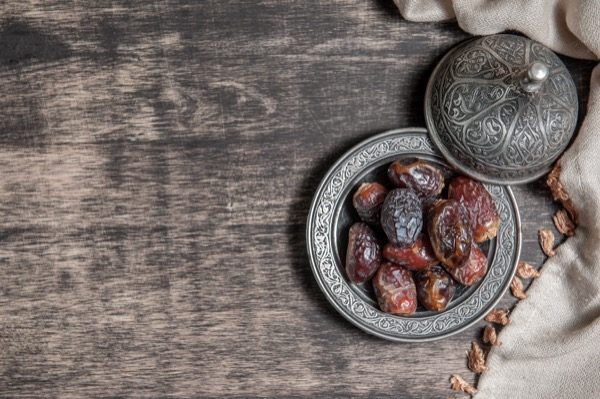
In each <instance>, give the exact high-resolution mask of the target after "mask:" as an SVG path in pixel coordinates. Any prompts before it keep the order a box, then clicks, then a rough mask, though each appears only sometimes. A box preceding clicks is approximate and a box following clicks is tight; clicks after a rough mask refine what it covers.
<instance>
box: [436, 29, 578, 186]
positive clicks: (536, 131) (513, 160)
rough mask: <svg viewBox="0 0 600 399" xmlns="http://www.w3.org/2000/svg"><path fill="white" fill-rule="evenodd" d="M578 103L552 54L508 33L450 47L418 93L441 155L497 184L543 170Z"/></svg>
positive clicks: (563, 142) (565, 136)
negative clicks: (424, 86)
mask: <svg viewBox="0 0 600 399" xmlns="http://www.w3.org/2000/svg"><path fill="white" fill-rule="evenodd" d="M577 110H578V104H577V91H576V89H575V84H574V82H573V79H572V78H571V75H570V74H569V72H568V70H567V69H566V67H565V65H564V64H563V63H562V61H561V60H560V59H559V58H558V56H557V55H556V54H554V53H553V52H552V51H551V50H550V49H548V48H547V47H545V46H544V45H542V44H540V43H538V42H534V41H532V40H530V39H527V38H525V37H521V36H516V35H508V34H502V35H492V36H484V37H480V38H476V39H472V40H469V41H467V42H465V43H462V44H460V45H458V46H457V47H455V48H454V49H452V50H450V52H448V54H446V56H444V58H443V59H442V60H441V61H440V63H439V64H438V65H437V67H436V68H435V70H434V71H433V74H432V76H431V78H430V80H429V83H428V85H427V92H426V94H425V117H426V121H427V126H428V128H429V132H430V135H431V138H432V140H433V142H434V143H435V144H436V146H437V147H438V149H439V150H440V151H441V152H442V154H443V155H444V157H445V158H446V159H447V161H448V162H449V163H451V164H452V165H453V166H455V167H456V168H457V169H459V170H460V171H462V172H463V173H465V174H467V175H470V176H471V177H473V178H476V179H478V180H482V181H485V182H489V183H496V184H519V183H526V182H529V181H532V180H535V179H537V178H538V177H540V176H542V175H543V174H545V173H547V172H548V171H549V170H550V168H551V167H552V163H553V162H554V161H555V160H556V159H557V158H558V157H559V156H560V154H561V153H562V152H563V151H564V150H565V148H566V147H567V145H568V144H569V141H570V139H571V136H572V135H573V131H574V129H575V125H576V123H577Z"/></svg>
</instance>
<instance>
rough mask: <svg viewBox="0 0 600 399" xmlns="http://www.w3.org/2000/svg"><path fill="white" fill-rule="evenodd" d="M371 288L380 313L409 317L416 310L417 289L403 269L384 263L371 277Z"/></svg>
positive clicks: (406, 271) (407, 272)
mask: <svg viewBox="0 0 600 399" xmlns="http://www.w3.org/2000/svg"><path fill="white" fill-rule="evenodd" d="M373 288H374V290H375V295H376V296H377V302H378V303H379V308H380V309H381V310H382V311H384V312H387V313H392V314H397V315H411V314H413V313H414V312H415V311H416V310H417V288H416V286H415V282H414V280H413V277H412V274H411V272H409V271H408V270H406V269H405V268H404V267H402V266H399V265H396V264H393V263H391V262H385V261H384V262H383V264H382V265H381V267H380V268H379V270H378V271H377V273H376V274H375V277H373Z"/></svg>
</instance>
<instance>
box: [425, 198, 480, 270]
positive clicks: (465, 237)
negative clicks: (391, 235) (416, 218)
mask: <svg viewBox="0 0 600 399" xmlns="http://www.w3.org/2000/svg"><path fill="white" fill-rule="evenodd" d="M427 227H428V232H429V239H430V240H431V246H432V247H433V251H434V253H435V255H436V257H437V258H438V259H439V260H440V262H442V263H443V264H444V265H445V266H446V267H447V268H449V269H453V268H455V267H458V266H459V265H461V264H462V263H463V262H464V261H465V260H466V259H468V257H469V254H470V252H471V243H472V241H473V234H472V232H471V228H470V224H469V216H468V214H467V211H466V210H465V208H464V207H463V205H462V204H461V203H459V202H458V201H455V200H436V201H435V202H434V203H433V204H432V205H431V207H430V209H429V223H428V226H427Z"/></svg>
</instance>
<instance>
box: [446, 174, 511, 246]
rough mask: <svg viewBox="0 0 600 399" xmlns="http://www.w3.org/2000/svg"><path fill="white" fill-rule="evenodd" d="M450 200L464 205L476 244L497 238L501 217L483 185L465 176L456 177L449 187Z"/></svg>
mask: <svg viewBox="0 0 600 399" xmlns="http://www.w3.org/2000/svg"><path fill="white" fill-rule="evenodd" d="M448 198H451V199H454V200H456V201H459V202H460V203H462V204H463V205H464V207H465V209H466V210H467V213H468V214H469V221H470V224H471V229H472V230H473V239H474V240H475V241H476V242H483V241H486V240H489V239H491V238H494V237H496V234H497V233H498V227H499V226H500V216H498V211H497V210H496V205H495V204H494V200H493V199H492V196H491V195H490V193H489V192H488V191H487V190H486V189H485V187H484V186H483V184H481V183H479V182H478V181H475V180H473V179H469V178H468V177H465V176H458V177H455V178H454V179H452V181H451V182H450V184H449V185H448Z"/></svg>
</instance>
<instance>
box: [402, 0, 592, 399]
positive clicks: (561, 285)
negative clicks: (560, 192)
mask: <svg viewBox="0 0 600 399" xmlns="http://www.w3.org/2000/svg"><path fill="white" fill-rule="evenodd" d="M395 2H396V4H397V5H398V7H399V9H400V12H401V13H402V15H403V16H404V17H405V18H406V19H408V20H412V21H439V20H447V19H452V18H456V20H457V21H458V24H459V25H460V27H461V28H462V29H464V30H465V31H467V32H470V33H472V34H475V35H488V34H493V33H498V32H502V31H505V30H517V31H519V32H522V33H524V34H526V35H527V36H529V37H530V38H532V39H534V40H537V41H539V42H541V43H544V44H545V45H546V46H548V47H550V48H551V49H553V50H555V51H557V52H559V53H562V54H566V55H569V56H572V57H578V58H586V59H595V60H597V59H599V58H600V0H454V1H451V0H440V1H434V0H395ZM590 87H591V89H590V94H589V102H588V109H587V116H586V118H585V120H584V122H583V125H582V126H581V129H580V130H579V131H578V132H577V133H576V134H577V136H576V139H575V141H574V144H573V145H572V146H571V147H570V148H569V149H568V150H567V152H566V153H565V154H564V155H563V157H562V161H561V164H562V172H561V175H560V181H561V182H562V184H563V185H564V187H565V188H566V191H567V192H568V193H569V195H570V197H571V199H572V200H573V203H574V205H575V208H576V210H577V211H578V213H579V222H580V224H579V227H578V229H577V231H576V234H575V236H574V237H572V238H570V239H569V240H568V241H567V242H566V243H564V244H563V245H561V246H560V247H559V248H558V250H557V251H556V253H557V255H556V256H555V257H553V258H551V259H550V260H548V261H547V262H546V264H545V265H544V268H543V273H542V275H541V277H540V278H538V279H537V280H536V281H535V282H534V283H533V285H532V286H531V288H530V289H529V291H528V296H529V297H528V298H527V299H525V300H524V301H522V302H520V303H519V305H518V306H517V307H516V308H515V310H514V311H513V313H512V315H511V318H512V324H510V325H509V326H508V327H506V328H505V329H504V330H503V331H502V333H501V335H500V340H501V341H502V346H500V347H498V348H494V350H493V351H492V352H491V353H490V355H489V358H488V371H487V372H486V373H484V374H483V376H482V377H481V379H480V381H479V387H478V388H479V393H478V394H477V395H475V398H476V399H492V398H494V399H498V398H510V399H519V398H527V399H537V398H540V399H542V398H543V399H550V398H569V399H575V398H577V399H578V398H586V399H588V398H589V399H592V398H600V66H596V68H595V69H594V71H593V73H592V80H591V85H590ZM525 257H526V254H525Z"/></svg>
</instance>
